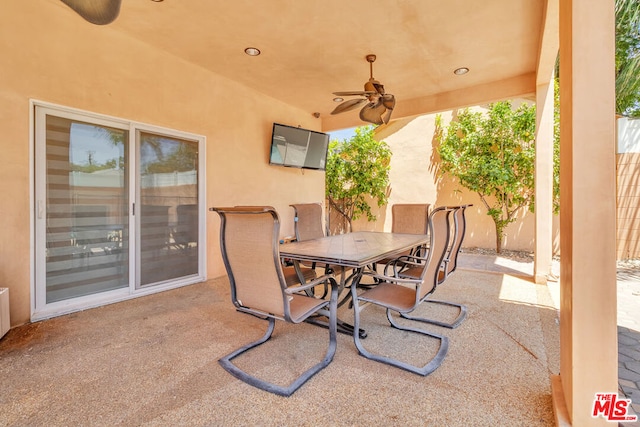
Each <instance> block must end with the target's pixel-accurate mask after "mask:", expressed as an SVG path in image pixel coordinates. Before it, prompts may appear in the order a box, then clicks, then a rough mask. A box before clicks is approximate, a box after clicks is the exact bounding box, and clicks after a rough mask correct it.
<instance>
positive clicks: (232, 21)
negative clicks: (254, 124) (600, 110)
mask: <svg viewBox="0 0 640 427" xmlns="http://www.w3.org/2000/svg"><path fill="white" fill-rule="evenodd" d="M557 3H558V1H557V0H552V1H549V2H547V1H546V0H519V1H512V0H491V1H483V2H476V3H469V2H468V1H465V0H455V1H449V2H433V1H423V0H410V1H403V2H395V1H381V2H375V3H372V2H370V1H367V0H353V1H349V2H344V1H341V0H328V1H324V2H321V3H317V4H313V5H312V4H309V3H307V2H289V1H282V0H279V1H269V2H250V1H234V2H222V3H221V2H211V1H208V0H192V1H189V2H168V1H167V2H152V1H149V0H129V1H126V2H123V4H122V7H121V11H120V15H119V16H118V18H117V19H116V20H115V21H114V22H113V23H112V24H111V25H110V26H111V28H112V29H115V30H117V31H120V32H122V33H124V34H126V35H127V36H130V37H132V38H133V39H135V40H137V41H140V42H142V43H145V44H148V45H150V46H153V47H156V48H159V49H161V50H164V51H166V52H168V53H170V54H172V55H175V56H178V57H180V58H182V59H184V60H185V61H188V62H191V63H194V64H197V65H198V66H201V67H203V68H205V69H207V70H210V71H211V72H213V73H216V74H220V75H223V76H226V77H228V78H229V79H232V80H234V81H236V82H239V83H241V84H243V85H245V86H248V87H250V88H252V89H254V90H256V91H258V92H261V93H264V94H266V95H268V96H270V97H272V98H273V99H274V102H284V103H286V104H289V105H293V106H296V107H298V108H300V109H301V110H304V111H307V112H308V113H309V114H310V115H312V114H314V113H319V117H320V119H321V120H322V129H323V130H325V131H329V130H335V129H341V128H347V127H353V126H358V125H361V124H363V122H362V121H361V120H360V119H359V117H358V111H357V110H355V111H350V112H346V113H343V114H340V115H331V114H330V112H331V111H332V110H333V108H335V106H336V105H337V104H336V102H334V101H333V98H334V95H333V94H332V92H334V91H361V90H363V85H364V83H365V82H367V81H368V78H369V72H370V70H369V64H368V63H367V61H366V59H365V56H366V55H367V54H372V53H373V54H375V55H377V60H376V62H375V63H374V67H373V75H374V77H375V78H376V79H377V80H379V81H380V82H382V83H383V84H384V86H385V89H386V91H387V93H392V94H393V95H395V97H396V101H397V104H396V107H395V109H394V112H393V116H392V119H399V118H405V117H412V116H417V115H420V114H425V113H431V112H436V111H443V110H447V109H452V108H457V107H461V106H467V105H479V104H483V103H487V102H491V101H495V100H499V99H507V98H513V97H523V96H528V97H533V96H534V95H535V92H536V84H537V83H539V80H540V79H539V77H538V76H542V78H543V79H546V80H547V82H548V79H549V78H550V76H551V72H552V70H553V64H555V60H556V56H557V51H558V24H557V22H558V21H557ZM247 47H254V48H257V49H260V51H261V54H260V55H259V56H256V57H251V56H248V55H246V54H245V53H244V49H245V48H247ZM460 67H467V68H468V69H469V70H470V71H469V72H468V73H467V74H465V75H456V74H454V70H455V69H457V68H460ZM220 102H221V103H229V104H231V103H232V100H228V99H224V100H223V99H221V100H220Z"/></svg>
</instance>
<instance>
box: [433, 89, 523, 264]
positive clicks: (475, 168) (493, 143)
mask: <svg viewBox="0 0 640 427" xmlns="http://www.w3.org/2000/svg"><path fill="white" fill-rule="evenodd" d="M535 123H536V109H535V106H529V105H527V104H523V105H521V106H520V107H519V108H517V109H516V110H514V109H512V107H511V102H510V101H502V102H498V103H495V104H491V105H489V109H488V112H487V114H483V113H481V112H474V111H471V110H469V109H465V110H462V111H458V112H457V117H456V118H455V119H454V121H452V122H451V123H450V124H449V126H448V129H447V130H446V132H445V131H444V129H442V126H441V117H440V116H438V122H437V124H438V131H437V135H436V137H437V138H438V140H439V142H440V146H439V148H438V153H439V155H440V158H441V167H440V170H441V172H442V173H443V174H444V173H448V174H450V175H452V176H453V177H455V178H457V180H458V181H459V183H460V185H462V186H463V187H466V188H468V189H469V190H471V191H474V192H476V193H478V195H479V196H480V199H481V200H482V203H483V204H484V206H485V207H486V208H487V214H488V215H489V216H490V217H491V219H493V221H494V223H495V227H496V251H497V252H498V253H499V252H500V251H501V248H502V241H503V236H504V230H505V228H506V226H507V225H509V224H510V223H512V222H513V221H515V219H516V218H515V214H516V212H517V211H518V210H519V209H520V208H522V207H530V208H531V209H532V206H533V205H532V201H533V196H534V164H535V145H534V139H535Z"/></svg>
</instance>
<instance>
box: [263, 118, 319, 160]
mask: <svg viewBox="0 0 640 427" xmlns="http://www.w3.org/2000/svg"><path fill="white" fill-rule="evenodd" d="M328 148H329V135H328V134H326V133H322V132H316V131H313V130H307V129H302V128H296V127H293V126H287V125H281V124H279V123H274V124H273V132H272V135H271V154H270V156H269V163H270V164H272V165H281V166H290V167H295V168H304V169H316V170H325V166H326V163H327V149H328Z"/></svg>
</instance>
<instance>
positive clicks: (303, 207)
mask: <svg viewBox="0 0 640 427" xmlns="http://www.w3.org/2000/svg"><path fill="white" fill-rule="evenodd" d="M289 206H291V207H292V208H293V210H294V212H295V218H294V227H295V233H296V240H298V241H299V242H302V241H304V240H312V239H319V238H321V237H324V236H325V234H324V229H323V228H322V205H321V204H320V203H299V204H293V205H289Z"/></svg>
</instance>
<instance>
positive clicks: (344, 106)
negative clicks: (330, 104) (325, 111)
mask: <svg viewBox="0 0 640 427" xmlns="http://www.w3.org/2000/svg"><path fill="white" fill-rule="evenodd" d="M365 102H367V100H366V98H365V99H350V100H348V101H344V102H343V103H341V104H340V105H338V106H337V107H336V108H334V109H333V111H332V112H331V114H340V113H344V112H345V111H351V110H353V109H355V108H358V107H359V106H360V105H362V104H363V103H365Z"/></svg>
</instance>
